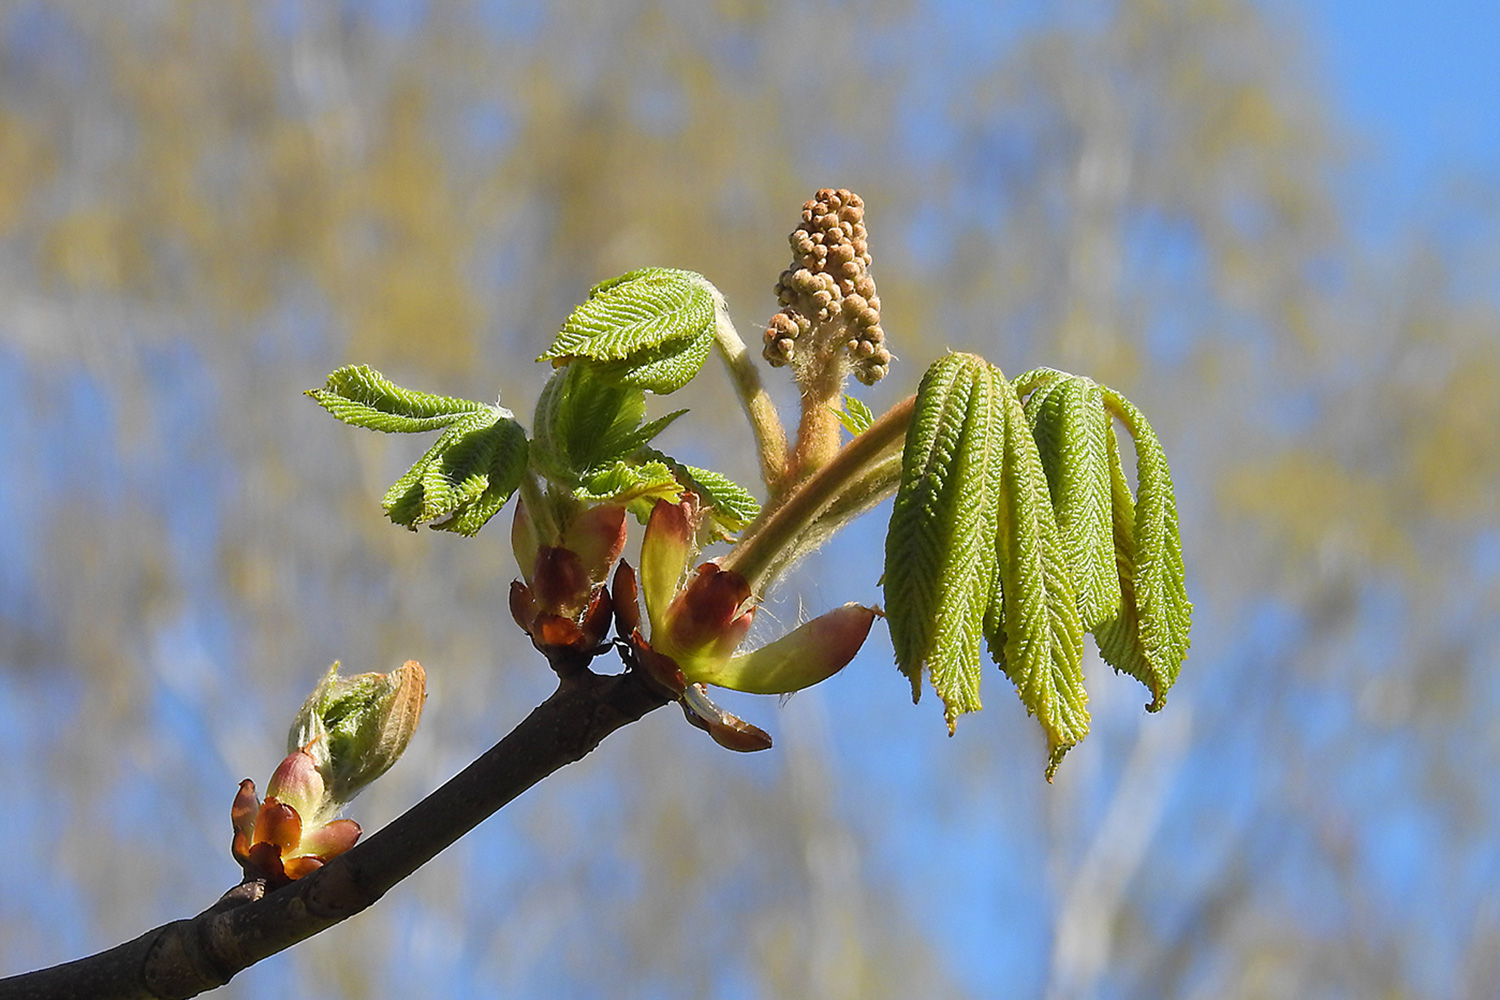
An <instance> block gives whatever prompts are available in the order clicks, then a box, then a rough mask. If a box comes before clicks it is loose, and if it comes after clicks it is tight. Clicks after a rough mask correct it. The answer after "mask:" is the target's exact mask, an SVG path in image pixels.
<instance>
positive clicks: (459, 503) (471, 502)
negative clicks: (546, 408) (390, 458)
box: [382, 410, 527, 535]
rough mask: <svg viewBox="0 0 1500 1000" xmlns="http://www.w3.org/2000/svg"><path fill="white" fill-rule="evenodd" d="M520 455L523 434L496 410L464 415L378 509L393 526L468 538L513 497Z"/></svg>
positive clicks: (522, 453) (522, 467)
mask: <svg viewBox="0 0 1500 1000" xmlns="http://www.w3.org/2000/svg"><path fill="white" fill-rule="evenodd" d="M526 451H527V448H526V432H525V431H523V430H522V429H521V425H520V424H518V423H516V422H515V421H514V420H510V419H501V417H500V414H499V412H498V411H497V410H488V411H486V412H481V413H473V414H470V415H468V416H466V417H464V418H463V419H462V420H460V421H459V422H458V423H455V424H453V425H452V426H450V427H449V428H448V429H447V430H445V431H443V433H442V434H441V435H440V436H439V437H438V439H437V441H435V442H434V443H433V445H432V447H431V448H429V449H427V453H426V454H425V455H423V456H422V457H421V458H419V459H418V460H417V462H416V464H415V465H413V466H412V467H411V468H410V469H409V470H407V472H406V474H405V475H403V476H402V477H401V478H400V479H398V480H396V482H395V483H393V484H392V485H391V488H390V489H389V490H387V491H386V494H385V498H384V500H383V501H382V505H383V506H384V507H385V511H386V514H387V515H388V516H389V517H390V519H391V520H392V521H394V522H395V523H396V524H400V525H405V526H406V527H409V528H413V529H415V528H416V526H417V525H419V524H432V525H433V527H436V528H442V529H444V530H447V531H455V532H458V533H459V534H461V535H473V534H474V533H475V532H477V531H478V530H479V529H480V528H482V527H483V526H484V524H485V522H487V521H488V520H489V519H490V518H491V517H493V516H495V514H496V513H498V512H499V510H500V508H502V507H504V506H505V503H506V501H507V500H509V499H510V497H511V494H513V493H515V491H516V487H517V486H519V485H520V483H521V475H522V473H523V472H524V470H525V468H526ZM444 519H446V520H444Z"/></svg>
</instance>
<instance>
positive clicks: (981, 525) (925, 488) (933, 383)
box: [885, 354, 1020, 732]
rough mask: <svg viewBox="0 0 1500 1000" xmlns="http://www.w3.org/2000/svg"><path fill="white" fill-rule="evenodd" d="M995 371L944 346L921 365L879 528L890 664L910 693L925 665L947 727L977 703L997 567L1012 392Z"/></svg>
mask: <svg viewBox="0 0 1500 1000" xmlns="http://www.w3.org/2000/svg"><path fill="white" fill-rule="evenodd" d="M998 375H999V373H998V371H996V370H995V369H994V368H993V367H992V366H991V365H989V364H988V363H987V362H985V361H984V359H983V358H979V357H976V356H975V355H972V354H949V355H947V356H946V357H943V358H941V359H939V360H938V361H937V362H936V363H934V364H933V366H932V367H931V368H929V369H928V370H927V374H926V375H925V376H924V377H923V379H922V384H921V387H920V388H919V389H918V390H917V403H916V410H915V412H914V414H913V417H912V423H911V427H910V428H909V430H908V431H907V436H906V444H905V447H904V449H903V451H902V460H901V485H900V486H899V487H898V488H897V491H896V500H895V504H894V506H893V507H892V510H891V521H890V529H889V532H888V533H887V535H886V550H885V600H886V614H887V616H888V618H887V620H888V623H889V625H890V630H891V643H892V645H893V646H894V648H895V653H896V664H897V666H898V667H900V669H901V671H902V673H904V674H905V675H906V676H907V679H908V680H910V681H911V685H912V699H913V700H914V701H915V700H917V699H918V698H920V696H921V691H922V676H923V674H924V672H925V673H926V674H927V675H928V676H929V677H930V678H931V680H932V685H933V688H934V689H935V690H936V691H937V693H938V697H939V698H941V699H942V700H943V705H944V709H945V712H944V714H945V716H946V718H947V720H948V727H949V731H950V732H951V731H952V729H953V725H954V723H955V721H956V720H957V718H958V716H960V715H962V714H964V713H966V712H973V711H977V710H978V709H979V708H980V707H981V703H980V700H979V681H980V642H981V639H982V637H983V631H984V628H983V623H984V618H985V612H986V610H987V608H988V606H989V604H990V602H991V599H992V597H993V594H994V589H995V588H994V581H995V579H996V573H997V567H996V554H995V548H994V537H995V526H996V521H995V518H996V497H995V495H994V488H995V486H996V484H997V480H998V470H999V465H1000V462H1001V457H1002V454H1003V449H1004V438H1005V434H1004V419H1005V408H1004V405H1003V396H1004V395H1005V394H1006V393H1007V392H1008V391H1009V387H1008V386H1006V385H1005V383H1004V379H1003V378H1000V377H998ZM1019 405H1020V404H1019V402H1018V403H1017V406H1019Z"/></svg>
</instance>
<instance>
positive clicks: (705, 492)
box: [636, 448, 760, 533]
mask: <svg viewBox="0 0 1500 1000" xmlns="http://www.w3.org/2000/svg"><path fill="white" fill-rule="evenodd" d="M636 457H637V458H640V459H643V460H648V461H653V462H661V463H663V464H664V465H666V466H667V467H668V468H669V469H671V470H672V474H673V475H674V476H676V477H677V481H678V482H679V483H681V484H682V485H683V486H684V487H686V488H687V489H690V490H692V491H693V492H694V493H696V494H698V501H699V505H700V506H701V507H702V508H703V509H704V512H705V513H707V514H708V516H709V517H710V518H711V519H712V520H713V521H714V523H715V524H717V525H718V526H719V527H720V528H722V529H723V531H724V532H725V533H733V532H736V531H739V530H740V529H742V528H744V527H745V525H747V524H749V523H750V522H751V521H753V520H755V517H756V515H757V514H759V513H760V504H759V503H758V502H757V501H756V499H755V497H753V496H751V495H750V491H749V490H747V489H745V488H744V487H743V486H741V485H740V484H739V483H736V482H735V481H734V480H732V479H730V478H729V477H727V476H723V475H720V474H719V473H717V472H714V471H712V470H710V469H700V468H698V467H697V466H693V465H684V464H683V463H681V462H679V461H677V460H676V459H675V458H672V457H671V456H670V455H664V454H662V453H661V452H659V451H657V450H656V449H655V448H642V449H640V451H639V452H637V453H636Z"/></svg>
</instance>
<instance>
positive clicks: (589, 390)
mask: <svg viewBox="0 0 1500 1000" xmlns="http://www.w3.org/2000/svg"><path fill="white" fill-rule="evenodd" d="M686 412H687V411H686V410H678V411H677V412H675V413H669V414H667V415H666V416H665V417H661V418H660V419H657V420H653V421H651V422H650V423H645V424H643V423H642V421H643V420H644V419H645V416H646V397H645V394H644V393H643V392H642V391H641V390H640V389H637V388H632V387H629V386H622V385H614V384H611V383H608V382H605V381H602V380H601V379H599V378H597V377H596V372H595V371H594V366H592V365H590V364H587V363H578V364H572V365H569V366H568V367H567V368H565V369H563V370H562V371H559V372H555V373H554V374H553V375H552V377H551V378H550V379H548V380H547V384H546V386H544V387H543V389H542V394H541V396H540V397H539V398H538V399H537V404H536V416H535V419H534V421H533V423H534V433H535V435H536V444H537V455H536V461H537V462H538V463H539V464H540V465H541V466H542V467H543V468H544V469H545V470H546V471H547V472H548V473H549V474H550V475H552V476H553V477H554V478H556V479H559V480H562V481H565V482H567V483H569V484H573V485H576V484H577V483H578V482H579V481H580V479H581V478H582V477H584V476H587V475H588V474H589V472H590V471H591V470H593V469H597V468H599V467H601V466H605V465H608V464H610V463H611V462H614V461H617V460H619V459H622V458H625V457H626V456H628V455H630V454H631V453H632V452H634V451H636V450H637V449H638V448H640V447H641V446H643V445H645V444H646V443H647V442H648V441H650V440H651V439H652V438H654V437H656V435H658V434H660V433H661V432H662V431H664V430H666V428H667V426H668V425H670V424H671V423H672V421H674V420H676V419H677V418H678V417H680V416H682V415H683V414H684V413H686Z"/></svg>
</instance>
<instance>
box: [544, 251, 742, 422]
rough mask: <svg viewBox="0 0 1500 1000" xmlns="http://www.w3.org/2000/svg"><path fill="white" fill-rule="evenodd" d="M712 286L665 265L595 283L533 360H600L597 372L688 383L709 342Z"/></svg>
mask: <svg viewBox="0 0 1500 1000" xmlns="http://www.w3.org/2000/svg"><path fill="white" fill-rule="evenodd" d="M714 311H715V306H714V297H713V286H712V285H710V284H709V283H708V281H707V280H706V279H705V278H704V277H703V276H702V275H699V274H695V273H693V272H692V271H679V270H676V269H673V268H666V267H648V268H642V269H640V270H638V271H631V272H629V273H627V274H623V275H621V276H620V277H618V278H615V279H613V280H611V281H606V282H603V283H602V284H599V285H595V286H594V288H593V289H592V290H590V292H589V297H588V299H587V300H586V301H584V302H583V304H582V305H580V306H579V307H578V308H577V309H574V310H573V312H572V314H571V315H569V316H568V318H567V320H566V321H565V322H564V323H563V328H562V331H561V332H560V333H559V334H558V335H557V338H556V339H555V340H554V341H553V342H552V346H551V347H549V348H548V349H547V350H546V351H545V352H544V353H543V354H542V355H541V356H540V357H539V358H537V360H538V361H552V362H554V363H558V364H566V363H568V362H571V361H575V360H579V359H586V360H589V361H594V362H601V364H600V365H599V366H598V369H597V374H598V375H599V377H601V378H604V379H607V380H609V381H612V382H618V383H620V384H622V385H632V386H637V387H639V388H642V389H650V390H651V391H652V392H656V393H669V392H673V391H675V390H677V389H680V388H682V387H683V386H684V385H686V384H687V383H688V382H689V381H690V380H691V379H692V378H693V377H694V376H695V375H697V374H698V371H699V369H701V368H702V367H703V363H704V362H705V361H706V360H707V359H708V354H709V351H710V349H711V348H712V346H713V336H714Z"/></svg>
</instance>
